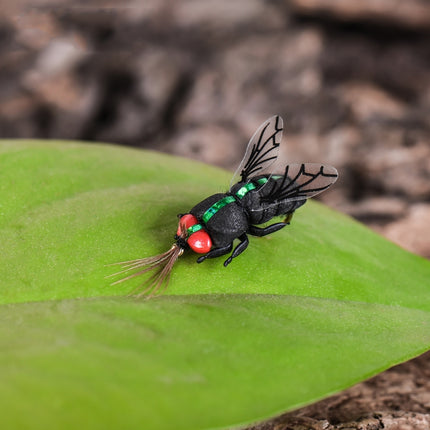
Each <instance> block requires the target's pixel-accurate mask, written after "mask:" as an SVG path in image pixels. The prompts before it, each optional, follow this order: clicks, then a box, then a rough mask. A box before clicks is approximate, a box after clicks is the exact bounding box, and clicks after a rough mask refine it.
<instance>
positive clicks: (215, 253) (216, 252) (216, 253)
mask: <svg viewBox="0 0 430 430" xmlns="http://www.w3.org/2000/svg"><path fill="white" fill-rule="evenodd" d="M232 249H233V243H230V244H229V245H227V246H222V247H220V248H214V249H211V250H210V251H209V252H208V253H207V254H205V255H202V256H201V257H199V258H198V259H197V263H201V262H202V261H205V260H206V258H216V257H221V255H225V254H228V253H229V252H231V250H232Z"/></svg>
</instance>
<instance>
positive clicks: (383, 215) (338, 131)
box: [0, 0, 430, 258]
mask: <svg viewBox="0 0 430 430" xmlns="http://www.w3.org/2000/svg"><path fill="white" fill-rule="evenodd" d="M276 113H277V114H280V115H281V116H282V117H283V118H284V124H285V130H284V142H283V145H282V154H281V156H282V159H283V161H284V162H299V161H300V162H301V161H306V162H321V163H326V164H332V165H334V166H335V167H337V168H338V170H339V171H340V175H341V176H340V180H339V182H338V183H337V185H336V186H335V187H333V189H331V190H330V191H328V192H327V193H324V194H323V195H322V196H321V198H322V199H323V200H324V201H325V203H327V204H329V205H331V206H332V207H335V208H337V209H339V210H341V211H343V212H345V213H348V214H350V215H352V216H353V217H355V218H357V219H359V220H360V221H362V222H365V223H366V224H368V225H369V226H370V227H371V228H373V229H375V230H377V231H378V232H380V233H381V234H383V235H385V236H386V237H388V238H389V239H391V240H393V241H395V242H397V243H399V244H401V245H402V246H403V247H405V248H407V249H410V250H411V251H413V252H416V253H419V254H421V255H423V256H425V257H427V258H430V115H429V113H430V3H429V2H428V1H426V0H397V1H395V2H393V1H390V0H361V1H359V2H358V1H357V2H352V1H342V0H272V1H263V0H204V1H202V0H180V1H168V0H141V1H138V0H123V1H121V2H119V1H113V0H111V1H109V0H100V1H97V0H92V1H82V0H76V1H74V2H68V1H66V0H55V1H54V0H32V1H29V0H16V1H10V2H7V1H6V2H5V1H4V0H3V2H2V6H1V16H0V137H1V138H55V139H58V138H61V139H79V140H86V141H88V144H91V142H95V141H102V142H111V143H115V144H118V145H127V146H134V147H139V148H150V149H154V150H158V151H164V152H168V153H172V154H178V155H182V156H185V157H190V158H194V159H198V160H201V161H204V162H207V163H211V164H215V165H218V166H222V167H225V168H227V169H231V170H234V168H235V167H236V166H237V164H238V163H239V161H240V159H241V157H242V155H243V153H244V150H245V147H246V144H247V141H248V139H249V138H250V136H251V135H252V134H253V132H254V131H255V130H256V128H257V127H258V126H259V125H260V123H261V122H263V121H264V120H265V119H266V118H268V117H270V116H272V115H273V114H276ZM227 185H228V184H226V186H227Z"/></svg>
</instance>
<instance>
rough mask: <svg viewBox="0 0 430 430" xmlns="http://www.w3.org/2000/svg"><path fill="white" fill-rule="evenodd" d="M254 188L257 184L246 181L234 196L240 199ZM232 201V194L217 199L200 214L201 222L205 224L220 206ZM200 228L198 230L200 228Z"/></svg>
mask: <svg viewBox="0 0 430 430" xmlns="http://www.w3.org/2000/svg"><path fill="white" fill-rule="evenodd" d="M267 181H268V179H267V178H260V179H258V180H257V181H256V182H257V184H258V185H264V184H265V183H266V182H267ZM256 188H257V185H255V183H253V182H248V183H247V184H245V185H244V186H243V187H240V188H239V190H238V191H236V196H237V197H238V198H239V199H242V198H243V197H244V196H245V195H246V194H248V193H249V192H250V191H252V190H255V189H256ZM234 201H236V199H235V198H234V197H233V196H226V197H224V198H222V199H221V200H218V201H217V202H216V203H214V204H213V205H212V206H211V207H210V208H209V209H208V210H207V211H206V212H205V213H204V214H203V216H202V220H203V222H204V223H205V224H206V223H207V222H208V221H209V220H210V219H211V218H212V217H213V216H214V215H215V214H216V213H217V212H218V211H219V210H220V209H221V208H223V207H224V206H226V205H228V204H230V203H233V202H234ZM198 225H200V224H196V226H198ZM193 227H194V226H193ZM190 228H191V227H190ZM190 228H189V229H188V232H190ZM200 228H201V227H200ZM200 228H199V229H198V230H200ZM196 231H197V230H196Z"/></svg>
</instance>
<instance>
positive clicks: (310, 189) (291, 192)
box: [261, 163, 339, 204]
mask: <svg viewBox="0 0 430 430" xmlns="http://www.w3.org/2000/svg"><path fill="white" fill-rule="evenodd" d="M338 176H339V175H338V173H337V170H336V169H335V168H334V167H332V166H326V165H322V164H315V163H302V164H289V165H287V166H286V167H285V172H284V174H283V175H282V176H281V177H280V178H276V176H275V178H276V179H277V185H276V186H274V187H273V188H272V190H271V191H270V193H269V194H266V195H264V197H262V199H261V202H265V203H273V204H276V203H277V202H279V201H281V200H303V199H308V198H310V197H313V196H315V195H317V194H319V193H321V192H323V191H324V190H326V189H327V188H328V187H330V185H332V184H334V183H335V182H336V180H337V178H338Z"/></svg>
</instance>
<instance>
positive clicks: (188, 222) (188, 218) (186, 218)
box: [176, 214, 197, 236]
mask: <svg viewBox="0 0 430 430" xmlns="http://www.w3.org/2000/svg"><path fill="white" fill-rule="evenodd" d="M196 224H197V218H196V217H195V216H194V215H191V214H186V215H183V216H181V219H180V220H179V225H178V231H177V232H176V235H177V236H180V235H181V233H182V232H185V231H186V230H187V228H188V227H191V226H193V225H196Z"/></svg>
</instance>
